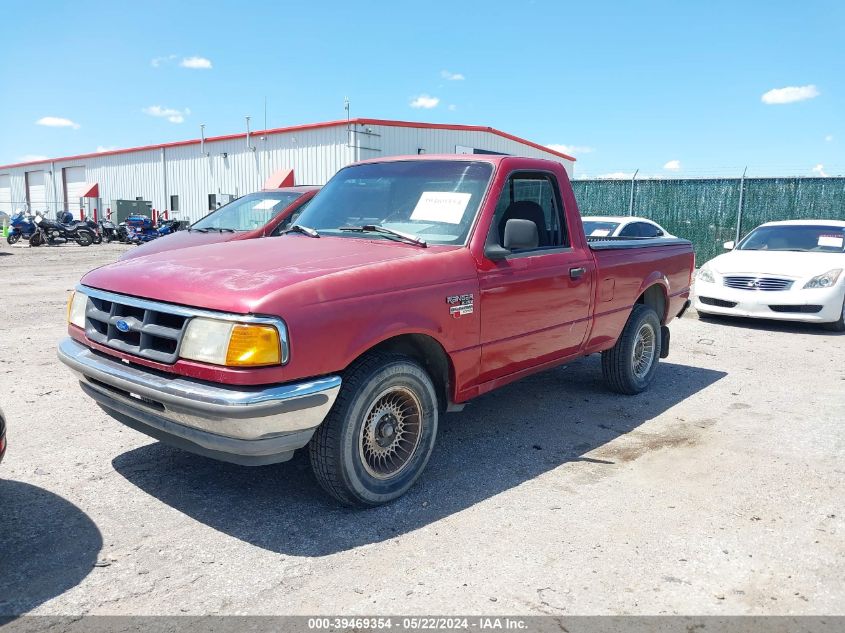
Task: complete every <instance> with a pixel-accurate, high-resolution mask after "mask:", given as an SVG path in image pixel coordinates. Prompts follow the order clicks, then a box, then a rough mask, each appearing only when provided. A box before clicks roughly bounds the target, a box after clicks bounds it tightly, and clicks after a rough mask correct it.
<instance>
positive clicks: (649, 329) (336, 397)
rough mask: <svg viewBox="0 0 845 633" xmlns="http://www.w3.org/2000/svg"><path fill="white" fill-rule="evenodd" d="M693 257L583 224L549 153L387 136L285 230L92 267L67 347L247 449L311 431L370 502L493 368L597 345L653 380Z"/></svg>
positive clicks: (139, 412) (252, 454) (127, 411)
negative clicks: (380, 154)
mask: <svg viewBox="0 0 845 633" xmlns="http://www.w3.org/2000/svg"><path fill="white" fill-rule="evenodd" d="M282 242H284V243H282ZM693 263H694V262H693V251H692V245H691V244H690V242H688V241H685V240H680V239H665V238H664V239H648V238H639V239H637V238H633V239H620V238H616V239H607V238H599V239H594V238H590V239H588V238H586V237H585V236H584V232H583V229H582V226H581V218H580V215H579V213H578V206H577V204H576V202H575V198H574V196H573V193H572V188H571V186H570V183H569V179H568V177H567V174H566V172H565V171H564V169H563V167H562V166H561V165H560V164H558V163H555V162H551V161H546V160H540V159H530V158H517V157H510V156H491V155H484V156H477V155H470V156H451V155H450V156H414V157H408V158H389V159H384V160H376V161H370V162H364V163H358V164H355V165H351V166H349V167H346V168H344V169H342V170H340V171H339V172H338V173H337V174H336V175H335V176H334V177H333V178H332V179H331V180H330V181H329V183H328V184H327V185H326V186H325V187H324V188H323V189H322V190H321V191H320V193H318V194H317V195H316V196H315V197H314V198H313V199H312V200H311V202H310V203H309V205H308V207H307V208H306V209H305V210H304V211H303V213H302V215H300V216H299V218H298V219H297V220H296V223H295V224H294V225H292V226H291V227H289V229H288V232H287V233H286V234H285V236H284V237H283V238H281V239H274V240H254V241H241V242H229V243H224V244H212V245H209V246H201V247H196V248H189V249H184V250H177V251H171V252H167V253H161V254H158V255H150V256H148V257H144V258H143V259H135V260H128V261H121V262H116V263H114V264H110V265H108V266H103V267H102V268H98V269H96V270H94V271H91V272H89V273H88V274H87V275H85V277H84V278H83V279H82V281H81V283H80V285H79V286H78V287H77V288H76V291H75V293H74V294H73V295H72V297H71V298H70V300H69V304H68V321H69V325H68V332H69V335H70V336H69V338H66V339H65V340H63V341H62V342H61V343H60V346H59V358H60V359H61V360H62V361H63V362H64V363H65V364H67V365H68V366H69V367H70V368H71V369H72V370H73V371H74V372H75V373H76V374H77V375H78V377H79V379H80V383H81V386H82V389H83V390H84V391H85V393H86V394H88V395H89V396H90V397H92V398H93V399H94V400H95V401H96V402H97V403H98V404H99V405H100V406H101V407H102V408H103V409H104V410H105V411H106V412H107V413H108V414H109V415H111V416H112V417H114V418H116V419H117V420H119V421H120V422H123V423H124V424H126V425H128V426H130V427H132V428H135V429H137V430H139V431H141V432H143V433H146V434H148V435H150V436H152V437H155V438H158V439H160V440H162V441H164V442H168V443H170V444H173V445H175V446H179V447H182V448H184V449H187V450H189V451H193V452H196V453H200V454H202V455H207V456H211V457H214V458H217V459H221V460H225V461H230V462H235V463H239V464H252V465H256V464H267V463H272V462H279V461H284V460H286V459H289V458H290V457H291V456H292V454H293V452H294V451H295V450H297V449H300V448H305V447H308V451H309V454H310V458H311V463H312V466H313V470H314V473H315V475H316V477H317V479H318V481H319V482H320V484H321V485H322V486H323V487H324V488H325V489H326V491H328V492H329V493H330V494H332V495H333V496H334V497H336V498H337V499H338V500H339V501H341V502H342V503H345V504H348V505H362V506H372V505H378V504H381V503H384V502H387V501H390V500H392V499H395V498H396V497H398V496H400V495H401V494H403V493H404V492H405V491H406V490H407V489H408V488H409V487H410V486H411V485H412V484H413V483H414V481H415V480H416V479H417V477H419V475H420V473H421V472H422V471H423V469H424V468H425V465H426V463H427V461H428V459H429V455H430V454H431V451H432V447H433V446H434V441H435V437H436V435H437V426H438V420H439V418H440V416H441V415H442V414H443V413H444V412H446V411H456V410H460V408H461V407H462V406H463V404H464V403H466V402H468V401H469V400H472V399H473V398H475V397H476V396H479V395H481V394H483V393H486V392H488V391H490V390H492V389H495V388H497V387H500V386H502V385H505V384H507V383H510V382H512V381H514V380H518V379H520V378H522V377H524V376H527V375H528V374H531V373H533V372H537V371H541V370H544V369H547V368H550V367H554V366H556V365H560V364H561V363H566V362H569V361H571V360H572V359H574V358H577V357H580V356H584V355H586V354H593V353H599V352H600V353H601V354H602V370H603V373H604V377H605V379H606V381H607V383H608V385H609V386H610V388H612V389H613V390H615V391H618V392H622V393H626V394H635V393H638V392H640V391H642V390H644V389H645V388H646V387H647V386H648V385H649V383H650V382H651V381H652V378H653V376H654V373H655V370H656V369H657V365H658V359H659V358H662V357H665V356H666V354H667V353H668V347H669V330H668V328H667V327H666V326H667V324H668V323H669V321H671V320H672V319H673V318H674V317H675V316H677V315H680V314H681V313H682V312H683V311H684V310H685V309H686V307H687V306H688V305H689V294H690V281H691V276H692V271H693Z"/></svg>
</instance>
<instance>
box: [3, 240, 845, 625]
mask: <svg viewBox="0 0 845 633" xmlns="http://www.w3.org/2000/svg"><path fill="white" fill-rule="evenodd" d="M124 248H125V247H124V246H118V245H109V246H105V245H104V246H100V247H97V246H92V247H90V248H81V247H77V246H64V247H57V248H39V249H31V248H28V247H27V246H15V247H12V248H10V247H9V246H8V245H5V244H3V246H2V248H0V271H2V272H3V290H2V298H3V310H4V314H3V318H4V327H3V333H2V338H0V406H2V408H3V410H4V411H5V413H6V416H7V418H8V420H9V424H10V428H9V432H8V433H9V445H10V446H9V451H8V454H7V456H6V459H5V461H4V462H3V464H2V465H0V507H2V511H0V614H12V613H22V612H29V611H31V612H34V613H39V614H185V613H188V614H206V613H210V614H236V613H250V614H313V613H334V614H345V615H349V614H373V613H382V614H405V613H409V614H410V613H413V614H431V613H440V614H450V613H451V614H456V613H462V614H472V613H488V614H499V613H500V614H524V615H528V614H672V613H695V614H716V615H723V614H834V613H835V614H843V613H845V587H844V586H843V578H845V538H843V535H845V525H843V516H845V508H843V505H842V501H843V498H845V467H843V461H842V455H843V449H845V426H843V424H842V421H843V418H845V415H843V414H845V389H843V387H845V382H843V381H844V380H845V365H843V359H845V336H841V335H835V334H832V333H829V332H826V331H824V330H821V329H818V328H816V327H810V326H801V325H785V324H771V323H764V322H753V321H745V320H742V321H731V320H719V321H712V322H703V321H699V320H698V319H697V318H696V316H695V314H694V313H692V314H688V315H687V316H685V317H684V318H683V319H681V320H680V321H676V322H675V323H674V324H673V326H672V332H673V337H672V344H673V347H672V353H671V355H670V357H669V359H667V360H666V361H664V362H662V363H661V368H660V369H659V371H658V374H657V378H656V380H655V382H654V384H653V386H652V388H651V389H650V390H649V391H648V392H647V393H644V394H641V395H639V396H636V397H625V396H618V395H614V394H611V393H609V392H608V391H607V390H606V389H605V387H604V386H603V384H602V380H601V372H600V367H599V363H598V359H597V357H591V358H587V359H584V360H581V361H579V362H576V363H574V364H572V365H569V366H567V367H565V368H560V369H556V370H553V371H549V372H546V373H543V374H540V375H537V376H534V377H532V378H529V379H526V380H524V381H522V382H520V383H518V384H515V385H511V386H509V387H507V388H505V389H503V390H501V391H499V392H496V393H492V394H489V395H487V396H484V397H482V398H479V399H478V400H477V401H474V402H472V403H471V404H470V405H469V406H467V408H466V410H465V411H464V412H462V413H458V414H450V415H448V416H447V417H446V419H445V420H444V421H443V423H442V427H441V434H440V437H439V438H438V445H437V447H436V448H435V453H434V455H433V457H432V459H431V461H430V463H429V466H428V469H427V471H426V473H425V474H424V475H423V477H422V479H421V480H420V481H419V483H417V485H416V486H415V487H414V488H413V489H412V490H411V491H410V492H409V494H407V495H406V496H405V497H403V498H402V499H400V500H399V501H398V502H396V503H393V504H392V505H389V506H387V507H382V508H377V509H373V510H367V511H353V510H347V509H343V508H339V507H337V506H336V505H334V503H333V502H332V501H331V500H330V499H328V498H327V497H326V496H325V495H324V494H322V493H321V491H320V489H319V488H318V486H317V484H316V482H315V481H314V479H313V477H312V476H311V473H310V471H309V468H308V463H307V459H305V458H304V457H303V456H299V457H297V458H295V459H294V460H293V461H291V462H288V463H286V464H279V465H275V466H267V467H262V468H255V469H250V468H243V467H238V466H233V465H227V464H221V463H217V462H214V461H210V460H208V459H205V458H202V457H198V456H194V455H191V454H188V453H184V452H181V451H179V450H176V449H171V448H169V447H167V446H164V445H162V444H159V443H156V442H154V441H151V440H150V439H149V438H147V437H146V436H144V435H141V434H139V433H136V432H135V431H132V430H130V429H128V428H126V427H123V426H122V425H120V424H119V423H117V422H115V421H113V420H112V419H110V418H108V417H107V416H106V415H105V414H104V413H102V412H101V411H100V409H98V408H97V407H96V406H95V405H94V404H93V402H92V401H90V400H89V399H87V398H86V397H84V396H83V395H82V392H81V391H80V389H79V388H78V386H77V384H76V382H75V381H74V380H73V379H72V377H71V375H70V373H69V372H68V371H67V370H66V369H65V368H64V367H63V366H61V365H60V364H59V362H58V361H57V360H56V353H55V347H56V343H57V341H58V340H59V339H60V338H61V337H62V336H63V331H64V313H65V301H66V296H67V295H66V291H67V290H69V289H71V288H72V287H73V285H74V284H75V282H76V281H77V280H78V279H79V278H80V276H81V275H82V274H83V273H84V272H85V271H87V270H88V269H90V268H93V267H95V266H98V265H101V264H104V263H107V262H109V261H112V260H113V259H115V258H116V257H117V256H118V255H119V253H120V252H121V251H122V250H123V249H124Z"/></svg>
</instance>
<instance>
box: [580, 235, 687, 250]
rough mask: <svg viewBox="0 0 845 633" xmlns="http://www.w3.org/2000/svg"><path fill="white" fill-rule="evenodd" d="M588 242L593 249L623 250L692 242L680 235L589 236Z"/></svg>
mask: <svg viewBox="0 0 845 633" xmlns="http://www.w3.org/2000/svg"><path fill="white" fill-rule="evenodd" d="M587 244H588V245H589V247H590V250H593V251H609V250H617V249H619V250H622V249H629V248H649V247H651V246H678V245H681V244H683V245H689V246H692V242H690V241H689V240H684V239H681V238H679V237H600V236H595V237H591V236H587Z"/></svg>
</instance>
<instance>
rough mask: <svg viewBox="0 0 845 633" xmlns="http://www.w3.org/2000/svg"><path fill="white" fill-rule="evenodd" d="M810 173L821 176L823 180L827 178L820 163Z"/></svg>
mask: <svg viewBox="0 0 845 633" xmlns="http://www.w3.org/2000/svg"><path fill="white" fill-rule="evenodd" d="M810 171H812V172H813V173H814V174H816V175H817V176H822V177H823V178H826V177H827V174H826V173H824V165H822V164H821V163H819V164H818V165H816V166H815V167H813V168H812V169H811V170H810Z"/></svg>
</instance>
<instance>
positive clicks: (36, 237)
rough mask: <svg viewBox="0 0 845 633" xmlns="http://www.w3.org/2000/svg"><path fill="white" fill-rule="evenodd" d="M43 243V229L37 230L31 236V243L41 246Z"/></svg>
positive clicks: (31, 244)
mask: <svg viewBox="0 0 845 633" xmlns="http://www.w3.org/2000/svg"><path fill="white" fill-rule="evenodd" d="M42 244H44V234H43V233H42V232H41V231H36V232H35V233H33V234H32V236H31V237H30V238H29V245H30V246H41V245H42Z"/></svg>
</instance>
